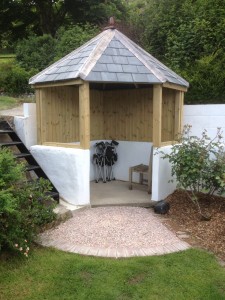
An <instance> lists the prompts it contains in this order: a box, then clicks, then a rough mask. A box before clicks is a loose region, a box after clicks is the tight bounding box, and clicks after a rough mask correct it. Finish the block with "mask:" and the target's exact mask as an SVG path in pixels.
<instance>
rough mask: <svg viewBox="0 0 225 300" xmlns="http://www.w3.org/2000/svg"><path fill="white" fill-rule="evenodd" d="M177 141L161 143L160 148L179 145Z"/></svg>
mask: <svg viewBox="0 0 225 300" xmlns="http://www.w3.org/2000/svg"><path fill="white" fill-rule="evenodd" d="M177 143H178V142H177V141H167V142H161V144H160V147H165V146H172V145H175V144H177Z"/></svg>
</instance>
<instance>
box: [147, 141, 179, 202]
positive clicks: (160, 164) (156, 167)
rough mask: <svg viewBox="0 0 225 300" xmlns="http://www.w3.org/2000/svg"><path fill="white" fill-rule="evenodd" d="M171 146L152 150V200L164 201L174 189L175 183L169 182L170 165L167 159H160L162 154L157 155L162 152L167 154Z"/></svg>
mask: <svg viewBox="0 0 225 300" xmlns="http://www.w3.org/2000/svg"><path fill="white" fill-rule="evenodd" d="M171 147H172V146H166V147H161V148H158V149H157V148H154V152H153V164H152V174H153V176H152V200H153V201H159V200H163V199H165V198H166V197H167V196H168V195H170V194H171V193H172V192H173V191H174V190H175V189H176V182H175V181H174V182H173V183H171V182H169V180H171V179H172V178H171V164H170V163H169V161H168V159H162V154H157V153H158V151H162V152H163V153H165V154H169V153H170V151H171Z"/></svg>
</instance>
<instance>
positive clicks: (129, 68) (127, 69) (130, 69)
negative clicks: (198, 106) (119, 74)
mask: <svg viewBox="0 0 225 300" xmlns="http://www.w3.org/2000/svg"><path fill="white" fill-rule="evenodd" d="M122 68H123V71H124V72H126V73H138V69H137V66H135V65H123V66H122Z"/></svg>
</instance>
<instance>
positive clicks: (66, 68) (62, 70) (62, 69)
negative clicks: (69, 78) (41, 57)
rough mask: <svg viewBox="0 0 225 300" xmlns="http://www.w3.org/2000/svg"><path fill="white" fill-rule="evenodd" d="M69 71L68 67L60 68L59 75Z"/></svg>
mask: <svg viewBox="0 0 225 300" xmlns="http://www.w3.org/2000/svg"><path fill="white" fill-rule="evenodd" d="M68 69H69V67H68V66H64V67H59V68H58V71H57V73H64V72H66V71H67V70H68Z"/></svg>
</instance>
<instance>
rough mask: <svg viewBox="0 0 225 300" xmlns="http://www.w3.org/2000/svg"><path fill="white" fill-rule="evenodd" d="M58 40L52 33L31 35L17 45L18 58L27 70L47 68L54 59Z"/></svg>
mask: <svg viewBox="0 0 225 300" xmlns="http://www.w3.org/2000/svg"><path fill="white" fill-rule="evenodd" d="M55 43H56V40H55V39H54V38H53V37H52V36H50V35H47V34H46V35H43V36H30V37H29V38H28V39H24V40H22V41H20V42H19V43H18V45H17V47H16V60H17V62H18V63H19V64H20V66H21V67H22V68H24V69H25V70H26V71H28V72H29V71H30V70H31V69H36V70H37V71H41V70H43V69H45V68H46V67H47V66H48V65H49V64H51V62H52V61H53V60H54V56H55Z"/></svg>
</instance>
